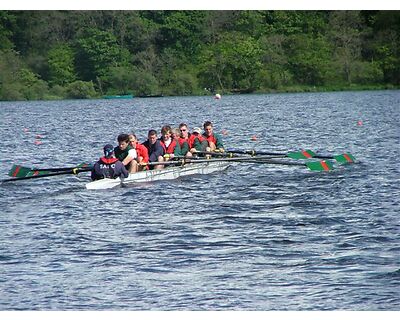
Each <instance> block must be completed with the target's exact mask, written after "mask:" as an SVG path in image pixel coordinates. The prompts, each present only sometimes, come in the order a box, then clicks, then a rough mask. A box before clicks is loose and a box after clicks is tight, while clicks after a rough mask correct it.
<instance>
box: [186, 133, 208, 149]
mask: <svg viewBox="0 0 400 320" xmlns="http://www.w3.org/2000/svg"><path fill="white" fill-rule="evenodd" d="M196 139H199V142H200V143H202V142H203V141H204V140H206V139H205V138H204V137H203V136H202V135H201V134H197V135H196V134H193V133H192V134H191V135H190V136H189V140H188V143H189V147H190V148H194V141H195V140H196Z"/></svg>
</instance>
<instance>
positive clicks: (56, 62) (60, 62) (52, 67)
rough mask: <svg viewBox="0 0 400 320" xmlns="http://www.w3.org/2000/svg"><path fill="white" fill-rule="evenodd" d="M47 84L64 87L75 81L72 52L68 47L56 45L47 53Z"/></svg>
mask: <svg viewBox="0 0 400 320" xmlns="http://www.w3.org/2000/svg"><path fill="white" fill-rule="evenodd" d="M47 61H48V65H49V82H50V84H52V85H56V84H57V85H61V86H64V85H66V84H68V83H71V82H73V81H75V79H76V73H75V67H74V51H73V50H72V48H71V47H70V46H68V45H65V44H64V45H58V46H56V47H53V48H52V49H51V50H50V51H49V52H48V59H47Z"/></svg>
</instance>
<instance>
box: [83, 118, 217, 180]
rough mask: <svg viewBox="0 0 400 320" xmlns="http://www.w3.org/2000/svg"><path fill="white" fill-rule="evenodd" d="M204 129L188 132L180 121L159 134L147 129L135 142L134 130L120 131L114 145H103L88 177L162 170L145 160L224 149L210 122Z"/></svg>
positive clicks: (95, 178)
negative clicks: (140, 139)
mask: <svg viewBox="0 0 400 320" xmlns="http://www.w3.org/2000/svg"><path fill="white" fill-rule="evenodd" d="M203 128H204V132H202V130H201V129H200V128H194V129H193V130H192V133H190V132H189V129H188V126H187V124H186V123H181V124H180V125H179V129H175V130H173V129H172V128H171V127H170V126H169V125H165V126H163V127H162V128H161V137H160V138H158V136H157V131H156V130H153V129H152V130H149V132H148V135H147V140H146V141H144V142H143V143H139V142H138V140H137V137H136V135H135V134H134V133H131V134H120V135H119V136H118V138H117V140H118V146H117V147H115V148H114V147H113V146H112V145H111V144H107V145H105V146H104V148H103V151H104V157H101V158H100V159H99V160H98V161H97V162H96V163H95V165H94V166H93V170H92V174H91V178H92V180H99V179H103V178H117V177H120V176H123V177H125V178H127V177H128V174H129V173H135V172H138V171H143V170H148V169H162V168H164V164H157V165H153V166H150V167H149V165H148V162H157V163H162V162H167V161H171V160H173V159H174V158H176V157H192V156H193V154H195V153H196V152H199V151H206V152H213V151H215V150H217V149H218V150H219V151H221V152H223V151H224V145H223V142H222V138H221V136H220V135H219V134H217V133H214V130H213V125H212V123H211V122H210V121H206V122H204V124H203Z"/></svg>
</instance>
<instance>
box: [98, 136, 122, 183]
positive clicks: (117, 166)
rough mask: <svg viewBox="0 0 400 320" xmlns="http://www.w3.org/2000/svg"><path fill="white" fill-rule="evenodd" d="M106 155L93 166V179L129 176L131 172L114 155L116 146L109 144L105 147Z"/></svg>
mask: <svg viewBox="0 0 400 320" xmlns="http://www.w3.org/2000/svg"><path fill="white" fill-rule="evenodd" d="M103 150H104V157H101V158H100V159H99V160H98V161H97V162H96V163H95V164H94V166H93V169H92V174H91V178H92V180H100V179H104V178H110V179H115V178H117V177H125V178H127V177H128V175H129V173H128V170H126V168H125V166H124V165H123V163H122V162H121V161H120V160H118V159H117V158H116V157H115V156H114V147H113V146H112V145H111V144H107V145H105V146H104V148H103Z"/></svg>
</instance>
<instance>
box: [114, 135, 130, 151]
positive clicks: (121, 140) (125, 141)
mask: <svg viewBox="0 0 400 320" xmlns="http://www.w3.org/2000/svg"><path fill="white" fill-rule="evenodd" d="M117 140H118V146H119V148H120V149H121V150H125V149H126V148H127V147H128V146H129V135H128V134H126V133H121V134H120V135H119V136H118V138H117Z"/></svg>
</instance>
